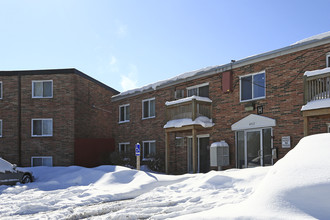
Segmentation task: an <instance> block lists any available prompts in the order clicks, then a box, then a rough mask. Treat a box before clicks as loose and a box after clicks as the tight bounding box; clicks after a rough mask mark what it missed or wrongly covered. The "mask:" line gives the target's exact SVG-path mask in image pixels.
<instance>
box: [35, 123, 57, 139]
mask: <svg viewBox="0 0 330 220" xmlns="http://www.w3.org/2000/svg"><path fill="white" fill-rule="evenodd" d="M31 124H32V129H31V130H32V137H43V136H46V137H47V136H48V137H49V136H53V119H32V123H31Z"/></svg>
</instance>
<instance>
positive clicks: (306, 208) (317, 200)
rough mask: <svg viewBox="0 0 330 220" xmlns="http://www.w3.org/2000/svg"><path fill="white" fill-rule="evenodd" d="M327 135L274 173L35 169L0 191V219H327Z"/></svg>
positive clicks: (304, 145) (302, 146) (305, 143)
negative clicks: (31, 177) (20, 182)
mask: <svg viewBox="0 0 330 220" xmlns="http://www.w3.org/2000/svg"><path fill="white" fill-rule="evenodd" d="M329 157H330V134H320V135H313V136H309V137H307V138H304V139H303V140H302V141H301V142H300V143H299V144H298V145H297V146H296V147H295V148H294V149H293V150H291V151H290V152H289V153H288V154H287V155H286V156H285V157H284V158H283V159H281V160H280V161H278V162H277V163H276V164H275V165H274V166H272V167H258V168H250V169H243V170H238V169H231V170H227V171H211V172H209V173H206V174H185V175H178V176H174V175H163V174H155V173H151V172H146V171H136V170H132V169H128V168H124V167H119V166H100V167H96V168H82V167H77V166H72V167H35V168H27V169H28V170H31V171H33V173H34V175H35V176H36V178H37V179H36V182H34V183H29V184H26V185H16V186H12V187H8V186H0V219H82V218H89V219H148V218H151V219H167V218H179V219H219V218H220V219H233V218H240V219H242V218H243V219H297V218H298V219H330V159H329Z"/></svg>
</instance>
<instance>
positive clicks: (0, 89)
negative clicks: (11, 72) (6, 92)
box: [0, 81, 3, 99]
mask: <svg viewBox="0 0 330 220" xmlns="http://www.w3.org/2000/svg"><path fill="white" fill-rule="evenodd" d="M0 85H1V86H0V99H2V96H3V95H2V92H3V83H2V81H0Z"/></svg>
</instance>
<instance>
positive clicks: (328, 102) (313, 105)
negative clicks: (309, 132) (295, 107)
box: [301, 99, 330, 111]
mask: <svg viewBox="0 0 330 220" xmlns="http://www.w3.org/2000/svg"><path fill="white" fill-rule="evenodd" d="M320 108H330V99H319V100H313V101H309V102H307V104H306V105H303V106H302V107H301V111H307V110H313V109H320Z"/></svg>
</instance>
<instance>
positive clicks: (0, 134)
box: [0, 119, 2, 137]
mask: <svg viewBox="0 0 330 220" xmlns="http://www.w3.org/2000/svg"><path fill="white" fill-rule="evenodd" d="M0 137H2V119H0Z"/></svg>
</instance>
